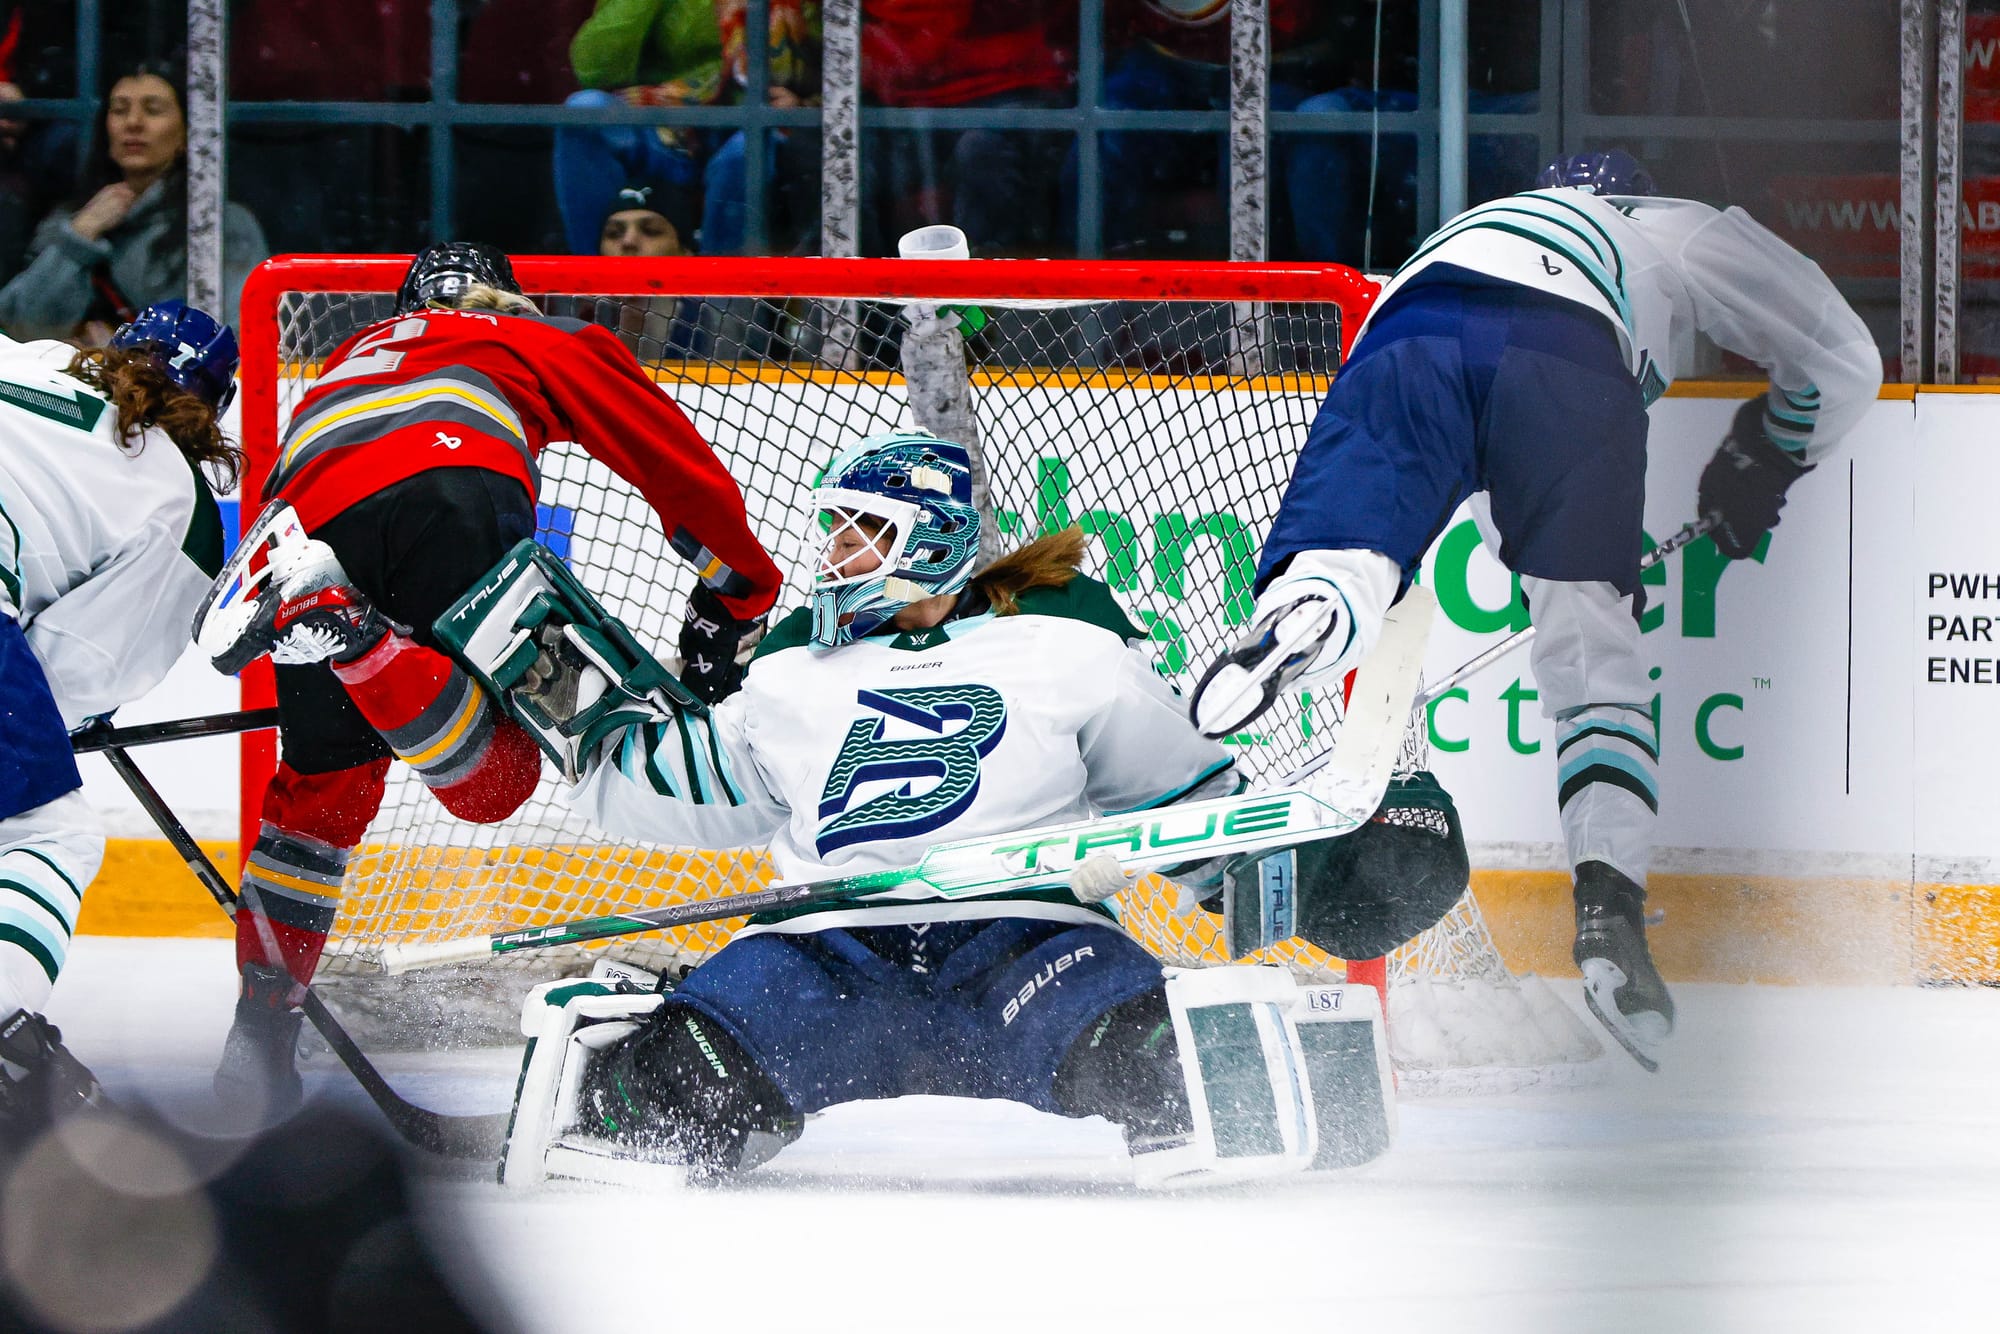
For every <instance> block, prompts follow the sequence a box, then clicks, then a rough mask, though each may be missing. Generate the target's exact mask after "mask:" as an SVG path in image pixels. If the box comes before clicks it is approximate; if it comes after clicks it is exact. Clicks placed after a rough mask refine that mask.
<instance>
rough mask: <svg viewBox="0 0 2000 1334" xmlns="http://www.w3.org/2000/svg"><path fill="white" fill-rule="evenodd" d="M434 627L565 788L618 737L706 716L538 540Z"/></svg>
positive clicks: (518, 549) (519, 547)
mask: <svg viewBox="0 0 2000 1334" xmlns="http://www.w3.org/2000/svg"><path fill="white" fill-rule="evenodd" d="M432 630H433V633H434V634H435V635H436V636H437V639H438V642H439V643H440V644H441V645H443V646H444V648H445V651H446V652H448V653H450V654H451V656H452V657H453V658H455V659H456V660H457V661H458V663H459V665H460V666H462V667H464V668H465V670H466V671H467V672H468V673H469V674H470V675H471V676H472V678H473V679H474V680H476V681H478V682H479V684H480V685H481V686H483V687H485V688H486V690H487V691H488V693H490V694H491V695H492V696H493V698H494V699H496V700H499V701H500V702H501V704H502V705H503V706H504V707H505V708H506V710H507V712H508V714H509V715H510V716H511V717H512V718H513V719H514V720H515V721H516V722H518V723H520V724H521V726H522V727H524V728H526V729H527V731H528V734H529V735H530V736H532V737H533V738H534V740H535V744H536V745H538V746H540V747H541V749H542V752H543V753H544V754H546V755H547V756H548V757H549V758H550V759H551V760H553V761H555V764H556V768H557V770H558V771H559V772H561V774H562V776H563V780H564V781H565V782H569V783H574V782H576V781H577V780H578V779H579V778H580V777H581V776H582V772H583V762H584V757H586V756H587V755H589V754H590V752H591V751H592V750H593V749H594V748H595V747H596V745H597V743H598V742H599V741H601V740H602V739H603V738H604V737H605V736H607V735H609V734H611V733H612V732H615V731H618V730H619V729H620V728H623V727H625V726H627V725H629V724H631V723H633V722H644V721H648V720H651V719H656V718H669V717H672V716H673V714H674V711H675V710H676V709H679V710H693V711H694V712H696V713H703V712H706V711H707V706H706V705H704V704H703V703H702V702H701V700H699V699H697V698H696V697H695V696H694V695H693V694H692V693H691V692H690V691H689V690H688V689H687V688H686V687H685V686H683V685H682V684H681V683H680V682H679V681H678V680H676V679H675V678H674V676H673V674H672V673H671V672H669V671H668V670H667V669H666V667H665V666H663V665H662V664H661V663H660V662H659V661H658V660H657V659H656V658H654V657H653V655H652V654H651V653H649V652H647V651H646V649H645V647H644V646H642V645H641V644H640V643H639V641H638V640H637V639H636V638H634V637H633V635H632V632H631V631H630V630H628V629H626V628H625V626H624V625H623V624H622V623H621V622H620V621H619V620H618V619H617V618H616V617H614V616H613V615H612V614H611V613H610V612H608V611H606V610H605V608H604V606H603V604H601V603H599V602H598V601H597V599H596V598H594V597H592V596H591V594H590V590H588V589H587V588H585V587H584V586H583V585H582V584H581V583H580V582H578V581H577V578H576V576H575V575H573V574H571V573H570V572H569V568H568V567H567V566H565V565H564V564H563V563H562V560H561V558H560V557H558V556H557V555H556V554H555V553H554V552H552V551H550V550H549V549H548V548H546V547H544V546H542V545H541V544H540V543H538V542H533V541H528V542H521V543H518V544H516V546H515V547H514V549H513V550H511V551H509V552H508V553H507V555H506V556H505V557H504V558H503V559H502V560H501V561H500V563H499V564H498V565H495V566H494V567H493V568H492V569H491V570H489V571H487V573H486V575H485V576H484V577H483V578H481V579H480V580H479V581H478V582H477V583H476V584H474V585H473V587H472V591H470V592H469V593H467V594H466V595H465V596H464V597H462V598H460V599H459V600H458V601H457V602H455V603H453V604H452V605H451V606H450V607H449V608H447V609H446V611H445V612H444V614H443V615H442V616H439V617H438V619H437V622H436V624H435V625H434V626H433V627H432Z"/></svg>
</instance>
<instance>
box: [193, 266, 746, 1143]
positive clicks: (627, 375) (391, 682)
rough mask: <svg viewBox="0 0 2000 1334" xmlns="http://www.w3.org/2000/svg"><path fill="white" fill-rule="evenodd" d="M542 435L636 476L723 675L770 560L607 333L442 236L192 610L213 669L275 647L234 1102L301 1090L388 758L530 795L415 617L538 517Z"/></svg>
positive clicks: (502, 728)
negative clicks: (338, 919) (276, 743)
mask: <svg viewBox="0 0 2000 1334" xmlns="http://www.w3.org/2000/svg"><path fill="white" fill-rule="evenodd" d="M551 440H575V441H577V442H579V443H580V444H581V445H582V446H583V447H584V448H585V449H586V450H587V451H589V453H590V454H591V455H592V456H593V457H595V458H597V459H599V460H600V461H602V462H603V463H604V464H606V465H607V466H608V467H609V468H610V469H611V470H612V471H613V472H615V473H617V474H618V475H619V476H620V477H622V478H624V479H625V480H626V481H627V482H629V483H631V484H632V485H633V486H634V487H636V488H637V489H638V491H639V492H640V494H641V495H643V496H644V497H645V499H646V502H647V503H648V504H649V505H650V506H651V507H652V508H653V510H654V512H655V513H656V514H658V515H659V517H660V522H661V525H662V528H663V529H664V531H665V534H666V536H667V538H668V540H669V541H670V543H671V544H672V546H673V548H674V550H675V551H677V552H678V553H679V554H680V555H681V556H683V557H684V558H686V559H687V560H689V561H690V562H692V563H693V564H695V565H696V566H697V568H699V569H700V570H701V572H702V573H701V582H700V583H699V585H698V586H697V587H696V589H695V592H694V594H693V596H692V599H691V601H690V603H689V611H688V618H687V623H686V627H685V629H684V631H683V635H682V648H683V651H684V652H685V654H686V658H687V663H688V666H687V668H686V676H687V679H688V681H689V683H690V686H691V688H693V689H695V690H696V691H697V692H699V693H702V694H704V695H707V696H715V695H719V694H720V693H723V692H725V691H727V690H728V689H730V688H732V687H733V684H734V680H733V677H734V673H736V672H737V671H738V669H737V667H736V664H735V657H736V649H737V640H738V639H739V638H740V637H741V636H743V635H744V634H745V633H747V632H748V631H749V630H750V629H751V628H752V627H753V626H755V625H756V624H757V623H758V622H757V618H759V617H761V616H762V615H763V613H764V612H766V611H767V610H769V608H770V606H771V603H772V601H773V599H774V598H775V597H776V594H777V589H778V583H779V576H778V571H777V567H776V566H775V565H773V564H772V562H771V559H770V557H769V555H767V554H766V553H765V551H764V549H763V547H762V546H760V545H759V544H758V542H757V539H756V538H755V537H754V536H753V535H752V534H751V532H750V528H749V525H748V521H747V520H746V518H745V515H744V508H743V498H742V494H741V492H740V491H739V490H738V489H737V486H736V483H735V482H734V481H733V480H732V479H731V477H730V476H729V473H728V472H727V471H726V470H725V469H724V468H723V466H722V464H721V462H720V461H719V460H718V459H717V458H716V457H715V455H714V453H713V452H712V451H711V450H710V448H709V446H708V444H707V442H706V441H704V440H703V439H702V437H701V435H700V434H699V432H697V431H696V429H695V427H694V425H693V424H692V423H691V422H689V421H688V419H687V418H686V416H685V415H683V414H682V412H681V411H680V409H679V408H678V407H677V406H676V405H675V404H674V403H673V401H672V400H671V399H669V398H668V397H667V396H666V395H665V394H664V393H662V392H661V391H660V389H659V387H658V386H656V385H655V384H654V383H653V382H652V381H651V380H650V379H649V378H648V377H647V376H646V374H645V372H644V371H643V370H641V369H640V367H639V364H638V363H637V361H635V360H634V359H633V357H632V354H631V353H630V352H629V351H627V350H626V349H625V347H624V346H623V345H622V344H620V343H619V341H618V340H617V338H616V337H614V336H612V335H611V334H609V333H607V332H606V331H605V330H603V329H599V328H595V327H593V326H589V325H585V324H582V323H580V322H578V321H574V320H560V319H548V318H544V317H543V316H542V315H541V314H540V312H539V311H538V310H537V309H536V307H535V306H534V304H533V303H532V302H530V301H529V300H528V299H527V298H526V297H524V296H523V295H521V289H520V286H519V284H518V283H517V282H516V281H515V279H514V274H513V266H512V265H511V264H510V263H509V261H508V259H507V256H506V255H504V254H502V253H501V252H500V251H498V250H495V249H493V248H491V247H488V246H483V245H476V244H470V243H464V242H442V243H439V244H437V245H433V246H431V247H430V248H428V249H426V250H424V251H423V252H422V253H420V254H419V255H417V257H416V258H415V260H414V261H413V262H412V263H411V265H410V268H409V271H408V273H407V274H406V276H405V277H404V280H403V285H402V289H401V291H400V292H399V293H398V295H397V299H396V313H395V314H394V315H393V316H392V317H390V318H388V319H385V320H382V321H380V322H378V323H376V324H373V325H370V326H368V327H367V328H365V329H362V330H361V331H360V332H358V333H356V334H355V335H354V336H353V337H352V338H350V339H348V341H347V342H345V343H343V344H342V345H341V346H340V348H339V349H337V350H336V351H335V352H334V353H333V355H332V356H331V357H330V358H329V359H328V360H327V362H326V363H325V365H324V366H323V367H322V368H321V370H320V373H319V377H318V379H317V381H316V382H315V384H314V386H313V388H312V390H311V392H309V393H308V394H307V395H306V396H305V397H304V398H303V399H302V400H301V401H300V403H299V405H298V407H297V409H296V410H295V411H294V413H293V414H292V418H291V422H290V425H289V427H288V428H287V430H286V432H285V436H284V440H283V441H282V443H281V445H280V447H279V455H278V458H277V460H276V463H275V465H274V466H273V468H272V470H271V474H270V478H269V480H268V481H267V483H266V485H265V498H266V499H267V500H271V501H274V502H277V501H282V502H285V503H286V504H287V505H289V510H288V509H286V508H285V507H284V506H279V505H274V506H273V507H272V508H271V509H267V510H266V513H265V517H264V518H263V519H262V520H260V525H259V528H258V529H257V530H256V531H255V532H253V533H252V534H250V535H249V536H248V537H246V540H245V542H244V550H243V551H242V552H241V553H240V554H239V557H238V561H239V562H241V563H232V566H231V568H230V569H229V570H226V571H225V572H224V573H223V576H222V577H221V578H220V579H218V580H217V584H216V590H215V594H214V596H213V599H212V601H211V604H210V606H209V608H208V609H207V610H205V611H204V613H203V620H202V623H201V624H200V625H199V626H198V627H197V634H198V636H199V639H200V642H201V645H202V647H203V649H204V651H206V652H208V653H209V654H210V656H211V657H212V658H213V660H214V661H215V664H216V666H217V668H218V669H219V670H222V671H225V672H233V671H238V670H240V669H241V668H242V667H243V666H244V665H245V664H246V663H248V662H250V661H252V660H254V659H255V658H256V657H258V656H259V655H261V654H263V653H266V652H268V653H270V655H271V657H272V660H273V662H274V663H277V664H279V665H278V666H277V669H276V673H275V674H276V678H277V693H278V710H279V720H280V723H279V726H280V736H281V739H282V746H283V751H282V757H281V762H280V764H279V766H278V772H277V774H276V775H275V776H274V777H273V778H272V780H271V782H270V785H269V786H268V787H267V788H266V789H265V793H264V803H263V828H262V831H261V833H260V834H259V836H258V838H257V842H256V844H255V846H254V847H253V848H252V849H251V851H250V856H249V858H248V864H247V866H246V868H245V872H244V879H243V886H242V908H241V910H240V911H239V912H238V913H237V917H236V921H237V941H236V954H237V965H238V968H239V969H240V971H241V973H242V992H241V997H240V999H239V1002H238V1005H237V1011H236V1021H235V1025H234V1027H233V1028H232V1029H231V1031H230V1037H229V1041H228V1044H227V1046H226V1047H225V1049H224V1052H223V1059H222V1064H221V1068H220V1069H219V1070H218V1072H217V1075H216V1082H217V1089H218V1091H219V1092H220V1093H222V1095H223V1096H224V1097H225V1098H232V1099H243V1100H246V1101H247V1104H248V1105H249V1106H252V1107H255V1106H259V1105H262V1104H263V1103H265V1102H268V1103H269V1104H270V1105H271V1106H273V1107H274V1108H279V1109H282V1108H283V1107H286V1106H288V1105H289V1104H291V1103H292V1102H295V1101H296V1099H297V1097H298V1093H299V1079H298V1074H297V1072H296V1070H295V1068H294V1066H293V1047H294V1044H295V1041H296V1038H297V1034H298V1029H299V1022H300V1012H299V1011H298V1010H297V1008H296V1004H297V1002H298V1000H299V999H300V997H301V994H302V993H301V990H300V989H301V988H303V987H304V986H305V984H306V983H308V982H309V981H310V980H311V978H312V975H313V969H314V967H315V965H316V964H317V963H318V960H319V956H320V952H321V950H322V949H323V948H324V946H325V944H326V937H327V932H328V931H329V930H330V929H331V927H332V925H333V920H334V915H335V910H336V907H337V902H338V895H339V891H340V884H341V879H342V876H343V873H344V871H345V869H346V863H347V858H348V855H349V853H350V852H351V850H352V849H353V848H354V847H355V846H356V845H357V844H358V843H359V842H360V841H361V837H362V834H363V833H364V832H365V831H366V829H367V827H368V824H369V822H370V820H372V819H373V818H374V816H375V813H376V810H377V809H378V808H379V806H380V804H381V800H382V793H383V779H384V777H385V775H386V774H387V772H388V767H389V760H390V756H391V755H395V756H399V757H401V758H402V759H403V760H404V761H405V762H407V763H409V764H410V765H411V766H412V767H414V768H415V769H416V770H417V772H418V774H419V775H420V776H421V777H422V779H423V781H424V783H425V784H426V785H427V786H428V787H429V788H430V790H431V791H432V793H433V794H435V795H436V797H437V798H438V800H439V801H440V802H441V803H442V804H443V805H444V806H445V808H446V809H447V810H449V811H451V812H452V813H453V814H454V815H457V816H458V817H459V818H461V819H465V820H472V821H479V822H491V821H496V820H501V819H505V818H506V817H507V816H508V815H510V814H512V813H513V812H514V811H515V810H517V809H518V808H519V807H520V805H521V804H522V803H523V802H524V801H526V800H527V799H528V797H529V796H530V795H531V794H532V793H533V791H534V788H535V784H536V782H537V780H538V778H539V776H540V772H541V757H540V755H539V754H538V752H537V751H536V748H535V744H534V742H533V741H532V740H530V739H529V738H528V736H527V735H526V734H525V733H523V732H522V730H521V729H520V728H519V727H517V726H516V725H514V724H513V723H511V722H509V721H508V720H507V719H506V718H505V717H504V716H502V715H500V714H499V713H497V712H496V711H495V710H494V709H493V708H492V707H491V705H490V702H489V701H488V700H487V698H486V696H485V695H484V694H483V693H482V692H481V691H480V690H479V689H478V688H477V686H475V685H474V683H473V682H472V681H471V679H470V678H468V677H467V676H466V675H465V674H464V673H463V672H462V671H460V670H459V669H458V668H457V667H456V666H454V665H453V664H452V662H451V661H450V660H449V659H448V658H446V657H444V656H443V655H442V654H440V653H438V652H437V651H436V650H435V648H434V647H433V646H432V638H431V623H432V621H433V620H434V619H435V618H436V617H437V615H438V614H439V613H440V612H441V611H443V610H444V609H445V608H446V607H448V606H449V605H450V604H451V603H452V602H453V601H455V600H456V599H457V598H458V597H459V595H460V594H462V593H464V592H465V591H466V589H467V588H469V587H470V586H471V585H472V584H473V582H474V581H475V580H476V579H477V578H478V577H479V576H480V575H481V574H483V573H484V572H485V571H486V570H487V569H488V568H490V567H491V566H492V565H493V564H494V562H495V561H497V560H498V559H499V558H500V557H501V556H502V555H503V554H504V553H505V552H506V551H507V550H508V549H509V548H511V547H512V546H513V545H514V544H515V543H517V542H519V541H522V540H524V539H526V538H528V537H530V536H531V535H532V534H533V533H534V531H535V497H536V488H537V486H538V484H539V478H540V474H539V472H538V470H537V466H536V459H537V457H538V456H539V455H540V454H541V452H542V450H543V449H544V448H545V447H546V446H547V445H548V443H549V441H551ZM267 541H268V542H269V544H270V545H269V551H268V564H267V565H266V567H265V569H264V570H263V571H262V572H258V571H255V570H254V569H253V568H252V567H253V566H254V564H255V562H256V561H258V560H263V559H265V554H264V553H263V551H262V550H261V548H262V546H263V545H264V544H265V543H266V542H267Z"/></svg>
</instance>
